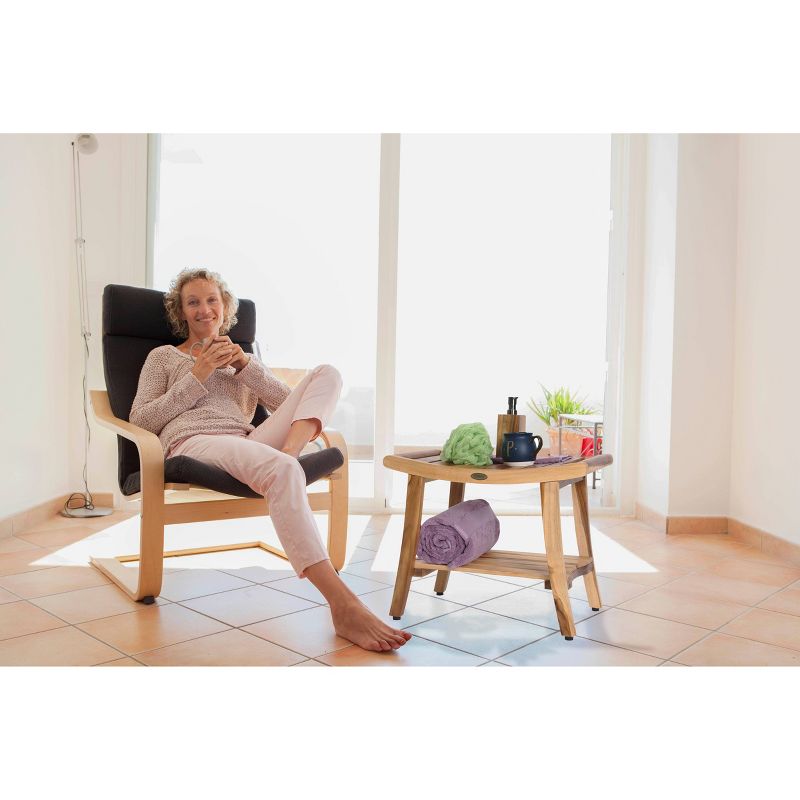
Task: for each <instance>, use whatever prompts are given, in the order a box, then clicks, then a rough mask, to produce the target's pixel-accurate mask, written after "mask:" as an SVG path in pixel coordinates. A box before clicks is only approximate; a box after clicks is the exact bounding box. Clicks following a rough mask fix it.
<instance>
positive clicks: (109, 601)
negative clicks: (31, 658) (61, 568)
mask: <svg viewBox="0 0 800 800" xmlns="http://www.w3.org/2000/svg"><path fill="white" fill-rule="evenodd" d="M31 602H32V603H34V604H35V605H37V606H39V608H43V609H44V610H45V611H49V612H50V613H51V614H55V615H56V616H57V617H61V619H63V620H66V621H67V622H69V623H70V624H71V625H75V624H77V623H79V622H89V621H90V620H93V619H102V618H103V617H113V616H115V615H116V614H127V613H128V612H130V611H144V610H145V609H147V608H150V606H146V605H144V604H143V603H136V602H134V601H133V600H131V599H130V597H128V595H127V594H125V592H123V591H122V589H120V588H119V587H117V586H115V585H113V584H108V585H105V586H93V587H91V588H89V589H77V590H75V591H71V592H63V593H61V594H51V595H47V596H45V597H38V598H35V599H33V600H31ZM166 602H167V601H166V600H163V599H162V598H160V597H159V598H156V603H159V604H162V605H163V604H164V603H166Z"/></svg>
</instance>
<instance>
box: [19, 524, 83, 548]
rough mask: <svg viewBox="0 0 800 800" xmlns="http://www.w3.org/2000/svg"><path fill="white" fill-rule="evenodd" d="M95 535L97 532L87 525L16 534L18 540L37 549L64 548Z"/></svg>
mask: <svg viewBox="0 0 800 800" xmlns="http://www.w3.org/2000/svg"><path fill="white" fill-rule="evenodd" d="M96 535H97V531H96V530H94V529H93V528H91V527H90V526H88V525H75V526H72V527H69V528H56V529H55V530H49V531H38V532H28V531H25V532H23V533H18V534H17V536H18V537H19V538H20V539H24V540H25V541H27V542H30V543H31V544H35V545H36V546H37V547H64V546H65V545H68V544H72V543H73V542H80V541H81V540H83V539H88V538H89V537H90V536H96Z"/></svg>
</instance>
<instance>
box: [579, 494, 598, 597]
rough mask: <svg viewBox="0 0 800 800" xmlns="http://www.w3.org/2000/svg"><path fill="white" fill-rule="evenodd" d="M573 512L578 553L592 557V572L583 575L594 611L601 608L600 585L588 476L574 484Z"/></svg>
mask: <svg viewBox="0 0 800 800" xmlns="http://www.w3.org/2000/svg"><path fill="white" fill-rule="evenodd" d="M572 513H573V515H574V516H575V536H576V538H577V540H578V553H579V554H580V555H582V556H588V557H589V558H591V559H592V569H591V572H587V573H586V574H585V575H584V576H583V583H584V586H586V597H587V599H588V600H589V605H590V606H591V607H592V611H599V610H600V605H601V604H600V587H599V586H598V585H597V573H596V572H595V566H594V556H593V554H592V534H591V529H590V528H589V498H588V493H587V491H586V478H583V479H582V480H580V481H578V482H577V483H573V484H572Z"/></svg>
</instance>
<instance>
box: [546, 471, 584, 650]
mask: <svg viewBox="0 0 800 800" xmlns="http://www.w3.org/2000/svg"><path fill="white" fill-rule="evenodd" d="M539 491H540V494H541V498H542V524H543V526H544V546H545V550H546V551H547V554H546V555H547V569H548V572H549V580H550V587H551V589H552V592H553V602H554V603H555V606H556V616H557V617H558V627H559V628H560V629H561V633H562V634H563V635H564V636H566V637H567V638H572V637H574V636H575V621H574V620H573V618H572V606H571V605H570V602H569V594H568V591H569V587H568V586H567V566H566V561H565V559H564V545H563V543H562V540H561V509H560V508H559V504H558V483H557V482H555V481H548V482H546V483H541V484H540V485H539ZM590 563H591V562H590ZM592 569H594V567H593V566H592Z"/></svg>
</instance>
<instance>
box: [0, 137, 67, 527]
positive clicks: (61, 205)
mask: <svg viewBox="0 0 800 800" xmlns="http://www.w3.org/2000/svg"><path fill="white" fill-rule="evenodd" d="M69 142H70V139H69V137H67V136H61V135H38V136H30V135H17V134H3V135H0V274H2V277H3V303H2V305H3V309H4V317H5V320H6V321H5V323H4V329H5V331H6V335H5V337H4V339H5V344H6V357H5V359H4V362H5V369H4V370H3V390H2V392H0V403H1V404H2V405H1V406H0V440H1V441H2V447H0V473H2V481H0V518H3V517H5V516H10V515H12V514H14V513H16V512H18V511H22V510H25V509H27V508H30V507H31V506H34V505H37V504H39V503H41V502H43V501H45V500H49V499H51V498H53V497H56V496H58V495H62V494H65V493H67V492H69V491H70V455H69V453H70V448H69V402H68V394H67V387H68V386H69V368H70V365H69V362H68V358H67V350H66V347H65V342H66V339H67V335H68V330H69V322H70V305H71V303H70V301H71V297H70V274H71V270H72V264H73V242H72V239H73V235H72V234H71V230H72V199H71V191H72V188H71V187H72V172H71V169H72V168H71V156H70V153H71V150H70V147H69Z"/></svg>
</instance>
